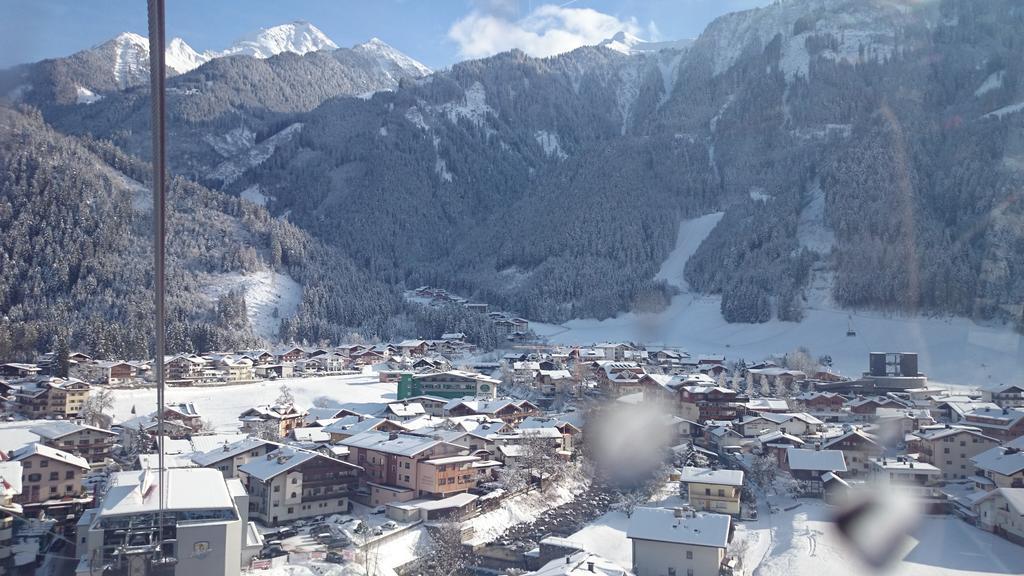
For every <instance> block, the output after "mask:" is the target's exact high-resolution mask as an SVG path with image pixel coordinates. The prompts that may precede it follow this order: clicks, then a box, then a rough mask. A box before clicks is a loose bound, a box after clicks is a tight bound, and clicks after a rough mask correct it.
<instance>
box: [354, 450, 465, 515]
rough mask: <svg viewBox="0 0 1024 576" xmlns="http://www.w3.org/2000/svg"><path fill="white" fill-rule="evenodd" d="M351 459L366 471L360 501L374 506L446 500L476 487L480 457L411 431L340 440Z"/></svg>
mask: <svg viewBox="0 0 1024 576" xmlns="http://www.w3.org/2000/svg"><path fill="white" fill-rule="evenodd" d="M341 444H342V445H344V446H347V447H348V449H349V456H348V461H349V462H350V463H352V464H355V465H358V466H360V467H362V468H363V469H364V470H365V474H364V477H363V479H364V487H363V489H362V498H365V499H366V501H367V504H369V505H370V506H380V505H382V504H387V503H388V502H394V501H399V502H407V501H409V500H412V499H414V498H436V497H445V496H448V495H451V494H456V493H459V492H466V491H468V490H469V489H470V488H475V487H476V485H477V482H478V481H479V474H478V471H477V469H476V468H474V464H475V463H478V462H480V461H481V459H480V458H479V457H477V456H469V455H464V454H463V447H462V446H459V445H456V444H452V443H450V442H445V441H443V440H439V439H436V438H434V437H433V436H422V435H418V434H408V433H404V434H403V433H396V432H393V433H390V434H389V433H387V432H375V431H371V432H364V433H362V434H357V435H355V436H352V437H350V438H346V439H345V440H342V441H341Z"/></svg>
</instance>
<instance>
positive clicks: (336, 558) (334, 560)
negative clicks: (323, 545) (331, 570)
mask: <svg viewBox="0 0 1024 576" xmlns="http://www.w3.org/2000/svg"><path fill="white" fill-rule="evenodd" d="M324 561H325V562H330V563H331V564H344V563H345V558H344V557H343V556H342V555H341V554H339V553H337V552H328V553H327V556H325V557H324Z"/></svg>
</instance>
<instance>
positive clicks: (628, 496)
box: [615, 490, 647, 518]
mask: <svg viewBox="0 0 1024 576" xmlns="http://www.w3.org/2000/svg"><path fill="white" fill-rule="evenodd" d="M646 502H647V498H645V497H644V495H643V494H642V493H641V492H640V491H638V490H633V491H630V492H623V493H622V494H620V495H619V499H618V500H617V501H616V502H615V509H616V510H618V511H619V512H622V513H623V514H625V515H626V518H632V517H633V512H634V511H635V510H636V509H637V507H638V506H641V505H643V504H644V503H646Z"/></svg>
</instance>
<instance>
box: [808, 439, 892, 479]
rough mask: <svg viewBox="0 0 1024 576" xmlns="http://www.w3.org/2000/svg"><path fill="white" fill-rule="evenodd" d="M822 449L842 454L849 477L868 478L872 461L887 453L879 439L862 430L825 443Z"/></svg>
mask: <svg viewBox="0 0 1024 576" xmlns="http://www.w3.org/2000/svg"><path fill="white" fill-rule="evenodd" d="M822 448H823V449H825V450H839V451H840V452H842V453H843V459H844V460H845V461H846V467H847V475H848V476H851V477H857V476H861V477H863V476H866V475H867V474H868V473H869V472H870V471H871V460H872V459H873V458H878V457H879V456H881V455H882V454H884V453H885V446H883V445H882V443H881V442H880V441H879V440H878V437H877V436H875V435H873V434H871V433H868V432H865V431H863V430H861V429H860V428H851V429H850V430H847V431H846V432H844V433H843V434H842V435H840V436H837V437H835V438H832V439H831V440H828V441H827V442H825V443H824V444H823V445H822Z"/></svg>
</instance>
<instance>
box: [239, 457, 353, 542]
mask: <svg viewBox="0 0 1024 576" xmlns="http://www.w3.org/2000/svg"><path fill="white" fill-rule="evenodd" d="M360 471H361V469H360V467H359V466H356V465H354V464H352V463H350V462H345V461H342V460H336V459H334V458H329V457H327V456H324V455H323V454H320V453H317V452H311V451H307V450H301V449H298V448H293V447H290V446H282V447H280V448H278V449H277V450H274V451H273V452H270V453H268V454H267V455H266V456H263V457H261V458H253V459H251V460H249V461H248V462H246V463H245V464H242V465H241V466H239V467H238V473H239V479H241V481H242V483H243V484H244V485H245V489H246V492H247V493H248V494H249V511H250V514H251V516H252V517H253V518H256V519H258V520H260V521H262V522H263V523H264V524H266V525H268V526H277V525H278V524H282V523H289V522H292V521H295V520H298V519H300V518H309V517H313V516H320V515H329V514H339V513H345V512H348V511H349V510H350V509H351V505H350V504H349V497H350V496H352V495H354V493H355V491H356V489H357V487H358V485H359V474H360Z"/></svg>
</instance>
